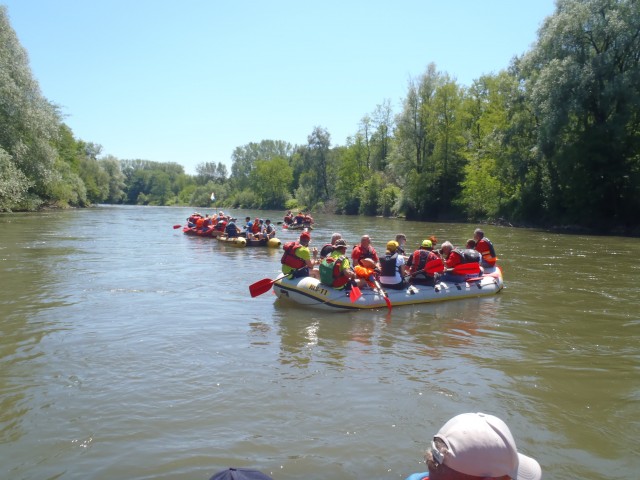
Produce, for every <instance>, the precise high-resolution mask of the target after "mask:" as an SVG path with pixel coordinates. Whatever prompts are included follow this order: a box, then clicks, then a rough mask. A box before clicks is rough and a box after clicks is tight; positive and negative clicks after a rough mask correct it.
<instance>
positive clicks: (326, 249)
mask: <svg viewBox="0 0 640 480" xmlns="http://www.w3.org/2000/svg"><path fill="white" fill-rule="evenodd" d="M335 249H336V247H334V246H333V245H332V244H331V243H326V244H325V245H323V246H322V248H321V249H320V257H322V258H324V257H326V256H328V255H331V252H333V251H334V250H335Z"/></svg>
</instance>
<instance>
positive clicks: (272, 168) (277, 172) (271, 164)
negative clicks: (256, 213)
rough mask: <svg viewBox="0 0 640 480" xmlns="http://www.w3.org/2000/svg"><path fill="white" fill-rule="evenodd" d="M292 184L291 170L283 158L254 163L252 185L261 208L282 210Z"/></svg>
mask: <svg viewBox="0 0 640 480" xmlns="http://www.w3.org/2000/svg"><path fill="white" fill-rule="evenodd" d="M292 182H293V170H292V168H291V167H290V166H289V163H288V162H287V161H286V160H285V159H284V158H282V157H276V158H273V159H271V160H258V161H257V162H256V165H255V169H254V171H253V173H252V184H253V185H254V187H255V192H256V193H257V194H258V195H259V196H260V198H261V200H262V205H261V208H272V209H277V208H284V205H285V202H286V201H287V199H288V197H289V191H290V189H291V183H292Z"/></svg>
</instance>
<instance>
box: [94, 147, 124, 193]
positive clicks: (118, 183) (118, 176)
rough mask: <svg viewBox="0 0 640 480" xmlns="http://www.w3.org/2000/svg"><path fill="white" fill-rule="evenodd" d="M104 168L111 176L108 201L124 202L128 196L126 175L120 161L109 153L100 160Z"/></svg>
mask: <svg viewBox="0 0 640 480" xmlns="http://www.w3.org/2000/svg"><path fill="white" fill-rule="evenodd" d="M100 165H101V167H102V169H103V170H104V171H105V172H106V173H107V175H108V176H109V190H108V194H107V198H106V201H107V202H108V203H122V201H123V200H124V199H125V198H126V194H125V188H126V184H125V182H124V180H125V176H124V174H123V173H122V169H121V168H120V162H119V161H118V159H117V158H116V157H114V156H112V155H107V156H106V157H104V158H102V159H101V160H100Z"/></svg>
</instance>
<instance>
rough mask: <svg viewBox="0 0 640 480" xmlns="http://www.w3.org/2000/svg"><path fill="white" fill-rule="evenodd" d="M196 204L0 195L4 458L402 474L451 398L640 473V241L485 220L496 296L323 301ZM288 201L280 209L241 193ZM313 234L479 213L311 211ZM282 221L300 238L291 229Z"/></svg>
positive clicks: (124, 466)
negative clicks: (347, 304)
mask: <svg viewBox="0 0 640 480" xmlns="http://www.w3.org/2000/svg"><path fill="white" fill-rule="evenodd" d="M191 211H192V210H190V209H185V208H176V207H174V208H171V207H122V206H118V207H108V206H100V207H96V208H91V209H84V210H72V211H54V212H43V213H32V214H3V215H0V286H1V288H0V318H1V323H0V329H1V339H0V432H1V437H0V477H1V478H7V479H86V478H91V479H105V480H106V479H193V480H198V479H201V480H206V479H208V478H209V477H210V476H211V475H212V474H213V473H215V472H217V471H219V470H222V469H225V468H227V467H230V466H236V467H253V468H257V469H259V470H261V471H263V472H265V473H267V474H269V475H271V476H272V477H273V478H274V479H275V480H288V479H300V478H317V479H346V480H349V479H365V478H367V479H404V478H405V477H406V476H407V475H409V474H411V473H413V472H417V471H424V470H425V469H426V468H425V466H424V464H423V463H422V455H423V452H424V450H425V448H426V447H427V445H428V442H429V441H430V440H431V437H432V436H433V434H434V433H435V432H436V431H437V430H438V429H439V428H440V426H442V425H443V424H444V423H445V422H446V421H447V420H448V419H449V418H451V417H452V416H454V415H457V414H459V413H463V412H477V411H482V412H486V413H492V414H494V415H497V416H499V417H500V418H502V419H503V420H505V421H506V423H507V424H508V425H509V427H510V428H511V431H512V433H513V435H514V437H515V439H516V442H517V445H518V448H519V450H520V451H522V452H523V453H525V454H527V455H530V456H532V457H534V458H536V459H537V460H538V461H539V462H540V464H541V465H542V469H543V473H544V477H545V478H546V479H566V480H569V479H586V480H588V479H594V480H595V479H601V478H638V476H639V475H640V473H639V472H640V451H639V450H640V448H639V447H638V438H639V434H640V420H639V418H640V408H639V405H640V403H639V401H640V375H639V370H640V369H639V367H640V358H639V356H640V355H639V354H640V348H639V347H640V344H639V338H640V320H639V311H640V308H639V307H640V302H639V298H640V286H639V285H640V267H639V263H638V259H639V258H640V240H639V239H632V238H622V237H597V236H588V235H563V234H557V233H549V232H547V231H543V230H535V229H516V228H507V227H498V226H490V225H487V226H484V228H485V232H486V235H487V237H489V238H490V239H491V240H492V241H493V243H494V245H495V246H496V250H497V253H498V256H499V258H500V261H499V264H500V265H502V267H503V271H504V279H505V286H506V287H505V289H504V290H503V291H502V292H501V293H500V294H498V295H496V296H493V297H488V298H483V299H468V300H460V301H454V302H447V303H444V304H433V305H420V306H409V307H398V308H394V309H393V310H392V311H391V313H389V312H387V310H386V309H383V310H380V311H374V312H371V311H361V312H341V313H333V312H316V311H307V310H304V309H302V308H300V307H297V306H294V305H291V304H289V303H287V302H286V301H281V300H277V299H276V298H275V296H274V295H273V294H272V293H271V292H269V293H267V294H264V295H261V296H258V297H255V298H251V297H250V295H249V290H248V286H249V285H250V284H252V283H254V282H256V281H258V280H260V279H262V278H275V276H276V275H277V273H278V270H279V258H280V255H281V251H277V250H275V249H266V248H263V249H260V248H254V249H237V248H233V247H231V246H226V245H223V244H220V243H218V242H217V241H216V240H212V239H202V238H192V237H187V236H185V235H183V234H182V232H181V230H180V229H174V228H172V227H173V225H175V224H180V223H184V220H185V218H186V217H187V216H188V215H189V213H191ZM231 213H232V214H233V215H234V216H236V217H238V218H240V219H241V218H244V216H245V215H247V214H249V215H251V216H252V217H255V216H256V214H259V216H261V217H262V218H267V217H270V218H271V220H273V221H274V222H275V221H280V220H282V218H281V217H282V212H253V211H244V210H234V211H231ZM316 222H317V228H316V229H315V230H313V232H312V236H313V241H312V242H313V243H312V246H314V245H315V246H318V247H320V246H321V245H322V244H324V243H326V242H327V241H328V240H329V238H330V236H331V233H333V232H334V231H338V232H341V233H342V234H343V236H344V237H345V238H346V239H347V240H348V242H349V244H350V245H351V244H355V243H357V241H358V240H359V238H360V235H362V234H364V233H369V234H370V235H371V236H372V238H373V245H374V246H375V247H376V248H377V249H378V250H379V251H380V250H384V245H385V244H386V242H387V241H388V240H390V239H392V238H394V236H395V234H396V233H399V232H402V233H405V234H406V235H407V237H408V247H409V249H411V250H412V249H413V248H414V247H416V246H417V244H418V243H419V242H420V241H421V240H422V239H423V238H426V237H428V236H429V235H436V236H437V237H438V239H439V241H440V243H441V242H442V241H444V240H446V239H449V240H451V241H453V242H454V244H458V245H459V244H462V243H464V241H466V239H467V238H470V237H471V235H472V232H473V229H474V228H475V225H468V224H443V223H438V224H433V223H423V222H408V221H404V220H401V219H383V218H363V217H349V216H329V215H317V216H316ZM278 238H280V239H281V240H283V241H288V240H292V239H294V238H296V235H295V234H294V233H293V232H287V231H279V232H278Z"/></svg>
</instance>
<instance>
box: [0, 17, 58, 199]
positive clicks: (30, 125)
mask: <svg viewBox="0 0 640 480" xmlns="http://www.w3.org/2000/svg"><path fill="white" fill-rule="evenodd" d="M59 123H60V119H59V115H58V112H57V110H56V108H55V107H54V106H53V105H52V104H51V103H50V102H49V101H47V100H46V99H45V98H44V97H43V96H42V94H41V93H40V87H39V85H38V82H37V81H36V80H35V79H34V78H33V76H32V74H31V69H30V67H29V61H28V56H27V52H26V51H25V50H24V49H23V48H22V46H21V45H20V43H19V41H18V38H17V36H16V34H15V31H14V30H13V28H11V25H10V23H9V17H8V14H7V8H6V7H5V6H0V148H2V149H3V150H4V151H5V152H6V153H7V154H8V155H9V156H10V158H11V162H12V164H13V167H11V168H9V169H7V171H11V172H17V171H19V172H21V174H22V175H19V174H17V175H16V174H14V175H12V178H13V180H12V181H13V182H14V186H15V187H18V188H17V189H16V191H17V192H22V193H21V195H20V196H19V197H17V198H15V199H14V200H15V201H14V206H16V205H19V204H21V203H23V202H25V201H26V197H28V196H30V197H31V198H30V199H29V200H28V202H29V203H30V204H31V205H37V204H38V203H40V202H42V201H43V200H44V199H46V198H47V197H48V196H49V194H50V191H49V188H48V187H49V185H50V184H51V182H52V181H53V180H55V179H57V178H58V174H57V172H56V170H55V163H56V157H57V155H56V152H55V150H54V148H53V147H52V144H51V143H52V141H53V140H54V139H55V138H56V135H57V133H58V125H59ZM15 182H20V184H19V185H18V184H16V183H15ZM25 186H26V187H27V191H24V187H25ZM5 203H6V199H5ZM10 208H11V207H10Z"/></svg>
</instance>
